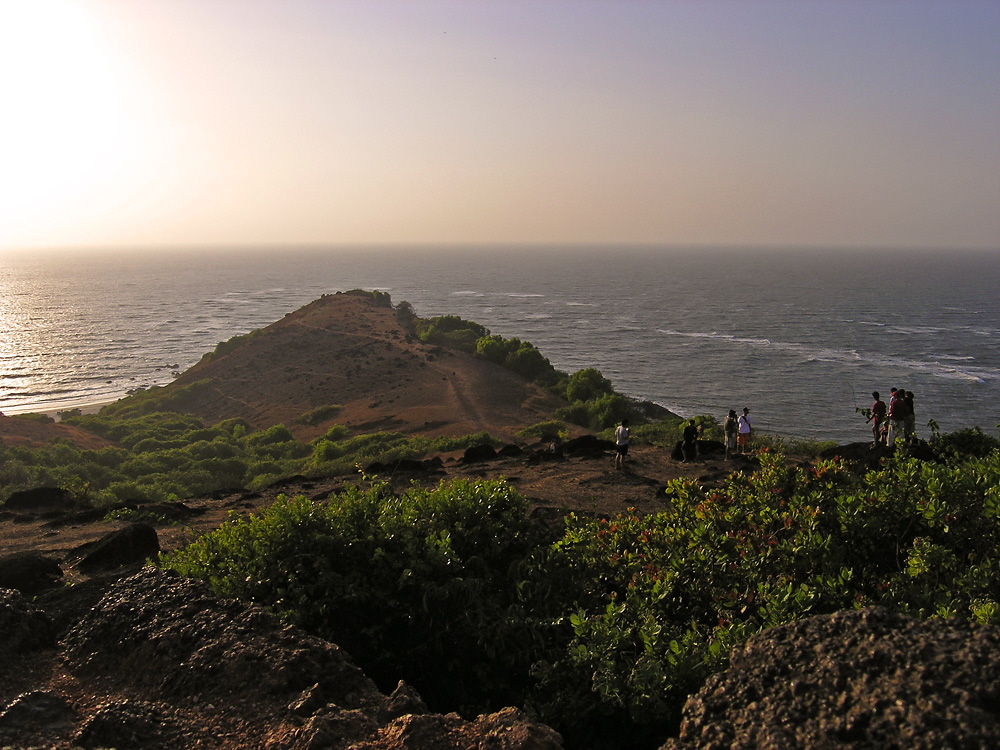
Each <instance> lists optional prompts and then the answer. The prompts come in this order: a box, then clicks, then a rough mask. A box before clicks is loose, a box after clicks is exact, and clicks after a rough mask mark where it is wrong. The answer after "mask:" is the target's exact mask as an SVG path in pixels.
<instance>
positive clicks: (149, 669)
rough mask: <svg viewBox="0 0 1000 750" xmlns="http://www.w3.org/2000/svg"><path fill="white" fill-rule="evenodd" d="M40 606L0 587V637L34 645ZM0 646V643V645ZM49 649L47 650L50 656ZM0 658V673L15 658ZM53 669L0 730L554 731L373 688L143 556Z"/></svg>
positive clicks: (348, 666) (444, 734)
mask: <svg viewBox="0 0 1000 750" xmlns="http://www.w3.org/2000/svg"><path fill="white" fill-rule="evenodd" d="M46 628H47V632H48V633H49V634H50V635H51V633H52V628H51V625H50V624H49V621H48V618H47V616H46V615H45V613H44V612H41V611H39V610H37V608H35V607H33V606H31V605H28V604H26V603H25V602H24V600H23V598H22V597H21V596H20V595H19V594H18V593H17V592H13V591H0V642H2V643H5V644H11V643H13V644H14V647H15V648H17V649H26V648H36V649H37V648H45V647H47V646H48V647H51V646H52V645H53V644H54V639H52V638H51V637H49V638H47V639H43V640H42V641H35V640H31V638H32V637H33V636H32V634H40V633H42V632H43V631H45V630H46ZM0 656H3V653H0ZM50 658H53V657H51V656H50ZM20 666H22V665H20V664H10V663H8V662H7V661H5V660H2V659H0V683H3V682H5V681H6V680H7V679H8V678H9V677H10V676H11V675H10V674H5V670H11V669H18V668H19V667H20ZM52 672H53V674H62V673H68V674H69V675H70V676H71V677H70V680H69V681H68V682H61V681H60V680H59V679H54V680H48V681H43V682H44V683H45V684H44V686H43V687H40V688H36V689H33V690H26V691H25V692H23V693H22V694H20V695H18V696H16V697H14V698H13V699H12V700H8V701H6V705H3V704H0V744H2V745H8V744H10V745H13V746H19V747H20V746H45V747H50V748H71V747H84V748H98V747H131V748H160V749H166V750H173V749H174V748H177V749H178V750H179V749H180V748H189V747H194V746H202V747H227V748H261V749H265V748H266V749H267V750H293V749H297V748H316V749H317V750H318V749H319V748H346V747H349V746H350V747H354V748H366V749H367V750H389V748H413V749H414V750H416V749H418V748H419V750H439V749H440V750H457V749H458V748H476V747H482V748H487V747H488V748H496V750H558V748H560V747H561V746H562V743H561V739H560V737H559V735H558V734H557V733H556V732H554V731H553V730H551V729H549V728H548V727H545V726H541V725H537V724H533V723H532V722H530V721H529V720H528V719H527V718H526V717H525V716H524V715H523V714H522V713H521V712H519V711H517V710H515V709H506V710H504V711H500V712H498V713H495V714H490V715H488V716H481V717H479V718H478V719H476V720H474V721H466V720H464V719H462V718H460V717H459V716H458V715H456V714H448V715H446V716H445V715H440V714H434V713H431V712H430V711H428V709H427V707H426V706H425V705H424V703H423V701H422V700H421V699H420V696H419V695H418V694H417V693H416V691H414V690H413V689H412V688H411V687H409V686H408V685H406V684H404V683H400V684H399V685H398V686H397V687H396V689H395V690H394V691H393V692H392V693H391V694H390V695H384V694H382V693H381V692H379V690H378V689H377V688H376V686H375V685H374V683H372V681H371V680H370V679H368V677H366V676H365V675H364V673H363V672H362V671H361V670H360V669H359V668H358V667H357V666H355V665H354V663H353V662H352V661H351V659H350V657H349V656H348V655H347V654H346V653H345V652H344V651H343V650H342V649H340V648H338V647H337V646H335V645H334V644H331V643H328V642H327V641H323V640H321V639H319V638H314V637H312V636H309V635H306V634H304V633H302V632H300V631H299V630H297V629H296V628H294V627H288V626H286V625H283V624H282V623H281V622H280V621H279V620H278V619H277V618H276V617H274V616H273V615H271V614H269V613H268V612H266V611H264V610H263V609H261V608H259V607H257V606H255V605H251V604H245V603H241V602H236V601H230V600H224V599H220V598H218V597H217V596H215V595H214V594H212V592H211V591H210V590H209V588H208V587H207V586H206V585H204V584H202V583H200V582H196V581H192V580H189V579H185V578H181V577H180V576H177V575H175V574H172V573H168V572H166V571H163V570H160V569H157V568H153V567H146V568H143V569H142V570H141V571H140V572H139V573H137V574H135V575H133V576H131V577H128V578H125V579H122V580H120V581H118V582H116V583H114V584H112V585H111V586H110V588H109V589H108V590H107V593H106V594H105V595H104V596H103V598H102V599H101V600H100V601H99V602H98V603H97V604H96V605H95V606H94V607H92V608H90V609H89V610H87V611H86V612H85V613H83V614H82V616H81V617H80V618H79V620H78V621H77V622H76V623H75V624H74V625H73V626H72V627H70V628H69V630H68V632H67V633H66V635H65V637H64V638H63V640H62V642H61V644H60V650H59V652H58V653H57V654H56V655H55V656H54V664H53V669H52Z"/></svg>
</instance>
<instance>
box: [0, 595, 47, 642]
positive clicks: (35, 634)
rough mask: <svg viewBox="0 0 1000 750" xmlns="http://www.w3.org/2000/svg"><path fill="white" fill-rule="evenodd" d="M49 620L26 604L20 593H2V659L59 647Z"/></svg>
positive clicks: (32, 605) (0, 631)
mask: <svg viewBox="0 0 1000 750" xmlns="http://www.w3.org/2000/svg"><path fill="white" fill-rule="evenodd" d="M55 640H56V639H55V628H54V627H53V625H52V620H51V619H50V618H49V616H48V615H47V614H46V613H45V612H43V611H42V610H40V609H39V608H38V607H36V606H35V605H34V604H29V603H28V602H26V601H25V600H24V597H23V596H22V595H21V593H20V592H19V591H15V590H13V589H0V655H4V654H17V653H20V652H22V651H32V650H34V649H38V648H47V647H50V646H53V645H55Z"/></svg>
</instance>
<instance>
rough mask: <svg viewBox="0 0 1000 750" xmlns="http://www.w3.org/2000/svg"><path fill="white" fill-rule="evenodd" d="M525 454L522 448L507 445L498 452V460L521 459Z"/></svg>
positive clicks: (510, 444)
mask: <svg viewBox="0 0 1000 750" xmlns="http://www.w3.org/2000/svg"><path fill="white" fill-rule="evenodd" d="M523 454H524V451H523V450H522V449H521V446H519V445H514V444H513V443H507V445H505V446H503V447H502V448H501V449H500V450H499V451H497V458H519V457H520V456H522V455H523Z"/></svg>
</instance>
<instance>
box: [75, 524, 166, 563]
mask: <svg viewBox="0 0 1000 750" xmlns="http://www.w3.org/2000/svg"><path fill="white" fill-rule="evenodd" d="M159 554H160V540H159V537H158V536H157V535H156V529H154V528H153V527H152V526H150V525H149V524H146V523H133V524H130V525H128V526H126V527H125V528H123V529H118V530H117V531H112V532H111V533H110V534H107V535H105V536H103V537H101V538H100V539H98V540H97V541H96V542H93V543H90V544H85V545H83V546H81V547H78V548H77V549H75V550H74V551H73V553H72V554H71V555H70V556H71V557H72V558H79V559H80V561H79V562H78V563H77V567H78V568H79V569H80V570H83V571H88V572H89V571H95V570H110V569H113V568H121V567H123V566H125V565H132V564H135V563H141V562H145V561H146V560H148V559H149V558H151V557H156V556H157V555H159Z"/></svg>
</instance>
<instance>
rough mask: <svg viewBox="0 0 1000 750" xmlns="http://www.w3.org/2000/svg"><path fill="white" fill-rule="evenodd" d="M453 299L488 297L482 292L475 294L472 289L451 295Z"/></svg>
mask: <svg viewBox="0 0 1000 750" xmlns="http://www.w3.org/2000/svg"><path fill="white" fill-rule="evenodd" d="M451 296H452V297H485V296H486V295H485V294H483V293H482V292H474V291H472V290H471V289H462V290H460V291H457V292H452V293H451Z"/></svg>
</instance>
